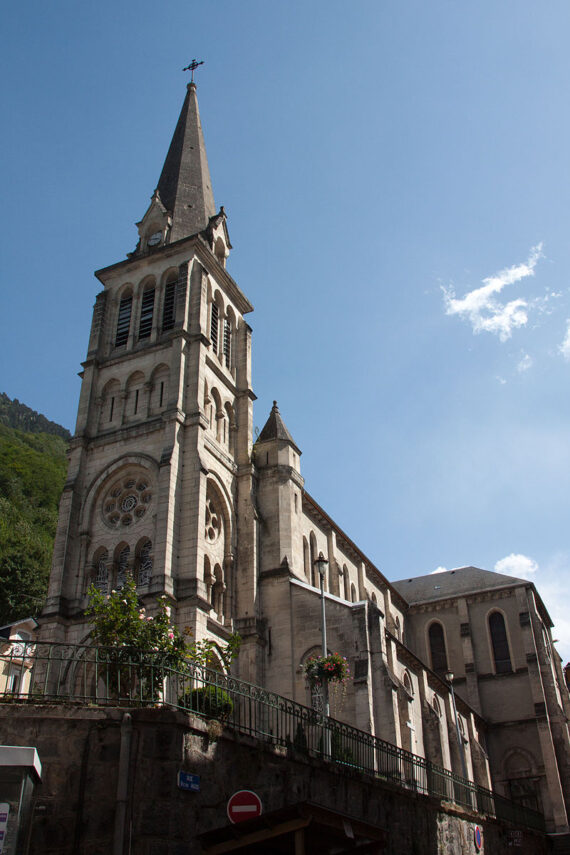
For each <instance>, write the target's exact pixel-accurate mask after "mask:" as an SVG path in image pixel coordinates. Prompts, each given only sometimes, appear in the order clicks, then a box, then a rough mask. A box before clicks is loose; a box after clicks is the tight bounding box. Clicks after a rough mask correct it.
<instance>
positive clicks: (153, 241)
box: [147, 232, 162, 246]
mask: <svg viewBox="0 0 570 855" xmlns="http://www.w3.org/2000/svg"><path fill="white" fill-rule="evenodd" d="M161 240H162V232H155V233H154V234H153V235H151V236H150V237H149V239H148V240H147V243H148V245H149V246H158V244H159V243H160V241H161Z"/></svg>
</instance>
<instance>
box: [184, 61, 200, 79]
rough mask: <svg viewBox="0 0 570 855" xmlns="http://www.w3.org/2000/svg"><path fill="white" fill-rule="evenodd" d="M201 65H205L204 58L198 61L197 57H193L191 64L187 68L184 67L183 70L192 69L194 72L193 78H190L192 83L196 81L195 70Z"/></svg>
mask: <svg viewBox="0 0 570 855" xmlns="http://www.w3.org/2000/svg"><path fill="white" fill-rule="evenodd" d="M199 65H204V60H203V59H201V60H200V61H199V62H198V60H197V59H193V60H192V62H191V63H190V65H187V66H186V68H183V69H182V71H191V72H192V79H191V80H190V83H194V72H195V71H196V69H197V68H198V66H199Z"/></svg>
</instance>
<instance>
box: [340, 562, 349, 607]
mask: <svg viewBox="0 0 570 855" xmlns="http://www.w3.org/2000/svg"><path fill="white" fill-rule="evenodd" d="M342 586H343V588H344V599H345V600H350V579H349V578H348V567H347V566H346V564H343V565H342Z"/></svg>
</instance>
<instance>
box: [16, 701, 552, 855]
mask: <svg viewBox="0 0 570 855" xmlns="http://www.w3.org/2000/svg"><path fill="white" fill-rule="evenodd" d="M129 713H130V715H131V717H132V732H131V739H130V756H129V758H128V764H125V768H126V769H128V790H127V800H126V809H125V818H126V823H125V844H124V849H123V850H122V851H124V852H125V853H137V855H198V853H200V852H201V847H200V843H199V840H198V837H199V835H200V834H201V833H203V832H205V831H209V830H211V829H215V828H222V827H225V826H227V824H228V820H227V816H226V804H227V800H228V798H229V797H230V796H231V795H232V793H234V792H235V791H236V790H239V789H251V790H254V791H255V792H257V793H258V794H259V796H260V798H261V800H262V803H263V809H264V813H269V812H270V811H274V810H278V809H280V808H283V807H286V806H290V805H294V804H296V803H299V802H304V801H311V802H316V803H318V804H320V805H322V806H324V807H326V808H328V809H329V810H334V811H338V812H339V813H341V814H346V815H347V816H349V817H353V818H354V819H356V820H361V821H364V822H367V823H371V824H373V825H377V826H381V827H382V828H384V829H385V831H386V836H387V847H386V849H385V852H386V855H470V854H471V853H475V852H476V849H475V845H474V841H473V833H474V828H475V825H476V824H478V825H479V826H480V827H481V828H482V830H483V841H484V843H483V849H482V850H481V851H482V852H484V853H487V855H507V853H508V852H510V851H512V849H511V845H512V835H511V836H510V835H509V832H510V831H512V829H510V828H508V827H507V826H506V825H504V824H501V823H498V822H496V821H494V820H487V819H484V818H482V817H480V816H476V815H472V814H470V813H467V812H462V811H459V810H457V809H452V808H451V807H450V806H445V805H443V804H442V803H441V802H439V801H438V800H436V799H432V798H429V797H426V796H421V795H418V794H415V793H412V792H406V791H404V790H402V789H399V788H396V787H392V786H390V785H388V784H385V783H379V782H373V781H372V780H371V779H370V778H369V777H367V776H365V775H362V774H360V773H357V772H355V771H351V770H349V769H343V768H342V767H334V768H332V769H331V766H330V765H329V764H326V763H322V762H320V761H317V760H309V759H308V758H305V757H297V756H287V755H286V753H285V752H284V750H280V749H275V748H272V747H270V746H268V745H264V744H261V743H258V742H257V741H255V740H254V739H252V738H249V737H240V738H238V737H234V736H232V734H230V733H228V732H224V734H223V735H222V736H221V737H220V738H219V739H218V740H217V741H211V740H210V739H209V737H208V730H207V725H206V724H205V723H204V722H203V721H201V720H199V719H195V718H190V717H188V716H187V715H184V714H182V713H179V712H175V711H171V710H166V709H160V708H153V709H132V710H129ZM124 716H125V710H123V709H117V708H108V709H95V708H91V709H89V708H82V707H63V706H56V705H47V704H46V705H34V706H32V705H26V704H1V705H0V740H1V742H2V743H3V744H5V745H30V746H35V747H36V748H37V750H38V752H39V755H40V759H41V761H42V765H43V772H42V778H43V780H42V785H41V787H40V789H39V794H38V803H37V808H36V813H35V820H34V827H33V834H32V846H31V855H39V853H42V855H103V853H108V852H111V851H115V850H114V849H113V838H114V833H115V831H114V829H115V820H116V815H117V812H118V808H117V805H118V804H119V802H118V800H117V793H118V783H119V761H120V755H121V729H122V722H123V721H124ZM123 730H124V728H123ZM123 753H124V752H123ZM179 770H184V771H187V772H191V773H194V774H197V775H200V779H201V789H200V792H187V791H183V790H180V789H179V788H178V785H177V774H178V771H179ZM0 796H1V793H0ZM119 814H120V810H119ZM519 842H520V843H521V845H520V846H519V845H517V852H518V853H520V855H546V853H547V852H548V851H549V848H548V841H547V840H546V838H545V837H543V836H541V835H537V834H533V833H532V832H529V831H524V832H523V834H522V840H520V841H517V844H518V843H519ZM510 844H511V845H510Z"/></svg>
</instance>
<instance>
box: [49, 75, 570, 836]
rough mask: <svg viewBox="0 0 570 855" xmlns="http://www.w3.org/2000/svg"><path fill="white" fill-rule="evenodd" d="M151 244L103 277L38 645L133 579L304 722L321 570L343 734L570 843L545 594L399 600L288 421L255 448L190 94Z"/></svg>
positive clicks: (81, 623)
mask: <svg viewBox="0 0 570 855" xmlns="http://www.w3.org/2000/svg"><path fill="white" fill-rule="evenodd" d="M137 226H138V231H139V241H138V244H137V246H136V248H135V249H134V251H133V252H131V253H129V254H128V256H127V258H126V259H125V260H123V261H120V262H118V263H116V264H113V265H111V266H110V267H106V268H104V269H102V270H99V271H97V273H96V276H97V279H98V280H99V282H100V283H101V285H102V290H101V291H100V293H99V294H98V295H97V297H96V301H95V306H94V312H93V321H92V326H91V333H90V338H89V344H88V351H87V357H86V360H85V362H84V363H83V371H82V375H81V376H82V386H81V395H80V402H79V411H78V417H77V425H76V430H75V435H74V437H73V439H72V441H71V445H70V453H69V470H68V477H67V481H66V485H65V488H64V492H63V496H62V500H61V506H60V517H59V524H58V530H57V536H56V543H55V549H54V558H53V566H52V572H51V579H50V586H49V593H48V600H47V604H46V607H45V609H44V612H43V614H42V618H41V630H40V631H41V637H42V639H43V640H45V641H62V642H67V643H88V640H89V631H90V627H89V623H88V621H87V619H86V618H85V615H84V611H85V608H86V606H87V590H88V588H89V586H90V585H91V584H95V585H96V586H97V587H98V588H99V589H100V590H101V591H104V592H105V591H110V590H111V589H113V588H117V587H120V586H121V584H122V583H123V582H124V580H125V579H126V577H127V574H132V576H133V577H134V579H135V580H136V584H137V588H138V592H139V595H140V597H141V599H142V600H143V601H144V602H145V605H146V606H147V608H152V604H153V603H154V601H155V600H156V597H157V596H159V595H166V597H167V598H168V600H169V603H170V605H171V608H172V613H173V616H174V619H175V620H176V622H177V623H178V624H179V626H181V627H186V626H188V627H190V629H191V630H192V633H193V634H194V637H195V638H197V639H201V638H205V637H209V638H212V639H214V640H217V641H220V642H223V641H225V640H226V639H227V638H228V637H229V635H230V633H232V632H234V631H237V632H239V634H240V636H241V638H242V645H241V649H240V655H239V660H238V661H237V663H236V665H235V670H236V673H237V675H238V676H239V677H240V678H241V679H244V680H247V681H249V682H251V683H256V684H259V685H263V686H265V687H267V688H269V689H271V690H272V691H275V692H278V693H280V694H282V695H285V696H287V697H290V698H292V699H294V700H296V701H298V702H301V703H305V704H307V705H311V704H312V703H313V701H314V698H312V697H311V694H310V691H309V687H308V684H307V681H306V679H305V675H304V670H303V664H304V663H305V662H306V660H307V659H308V658H309V657H310V656H311V655H312V654H314V653H315V652H318V651H319V650H320V644H321V629H320V610H321V599H320V591H319V578H318V574H317V571H316V569H315V564H314V562H315V559H316V558H317V557H318V556H319V555H320V554H321V553H322V555H323V556H324V557H325V558H326V559H327V561H328V565H327V576H326V579H325V584H324V588H325V602H326V613H327V626H328V641H329V648H330V650H331V651H340V652H342V653H343V654H344V655H346V656H347V658H348V659H349V662H350V666H351V671H352V677H353V679H352V680H351V681H350V684H349V689H348V691H347V692H346V695H345V696H335V695H334V693H333V694H332V697H331V714H332V715H333V716H334V717H336V718H338V719H340V720H343V721H348V722H350V723H351V724H352V725H354V726H356V727H358V728H360V729H362V730H366V731H368V732H370V733H372V734H375V735H377V736H379V737H381V738H383V739H385V740H387V741H389V742H391V743H393V744H396V745H398V746H400V747H402V748H405V749H407V750H409V751H411V752H413V753H414V754H418V755H420V756H422V757H426V758H427V759H429V760H431V761H432V762H434V763H437V764H438V765H441V766H444V767H445V768H446V769H450V770H452V771H454V772H457V774H459V775H461V774H466V775H467V776H468V777H469V778H470V779H471V780H473V781H475V782H476V783H478V784H481V785H482V786H485V787H492V786H495V787H496V788H497V789H498V790H499V792H503V793H504V794H505V795H508V796H509V797H510V798H513V799H515V800H520V801H523V802H524V803H526V804H528V806H531V807H532V806H534V807H538V808H539V809H540V810H542V811H544V813H545V817H546V821H547V826H548V829H549V831H551V832H556V833H566V832H568V819H567V804H568V797H569V796H570V793H569V792H568V782H569V780H570V778H569V774H568V773H569V770H568V749H569V739H568V731H567V717H568V714H569V712H570V709H569V704H568V691H567V689H566V688H565V684H564V681H563V679H562V672H561V669H560V661H559V658H558V656H557V654H556V652H555V651H554V649H553V647H552V638H551V627H552V622H551V621H550V618H549V617H548V613H547V612H546V609H545V608H544V605H543V604H542V602H541V600H540V597H539V596H538V594H537V592H536V591H535V589H534V586H533V585H532V584H530V583H528V582H524V581H523V580H514V579H509V578H508V577H503V576H501V577H498V574H494V573H486V571H477V570H476V569H475V568H463V569H461V570H457V571H451V572H452V573H453V574H454V575H453V576H451V577H449V578H450V579H451V581H450V582H448V581H447V579H444V577H448V574H441V576H439V575H438V576H429V577H425V578H427V579H428V580H429V584H427V586H422V583H421V580H418V579H416V580H414V579H412V580H410V581H406V580H404V581H403V582H401V583H395V584H392V583H390V582H389V581H388V580H387V579H386V578H385V577H384V576H383V575H382V574H381V573H380V571H379V570H378V569H377V568H376V567H375V566H374V565H373V564H372V562H371V561H370V560H369V559H368V558H367V557H366V556H365V555H364V554H363V553H362V552H361V551H360V549H359V548H358V546H357V545H356V544H355V543H354V542H353V541H352V540H351V539H350V538H349V536H348V535H347V534H345V533H344V532H343V531H342V530H341V529H340V528H339V527H338V526H337V525H336V523H335V522H334V521H333V520H332V519H331V518H330V517H329V516H328V515H327V513H326V511H325V510H324V509H323V508H322V507H321V506H320V505H319V504H318V503H317V502H316V501H315V500H314V499H313V498H312V497H311V496H310V494H309V493H308V492H307V491H306V490H305V487H304V480H303V477H302V475H301V468H300V457H301V452H300V449H299V447H298V446H297V445H296V443H295V441H294V439H293V437H292V436H291V435H290V433H289V431H288V430H287V427H286V425H285V423H284V421H283V418H282V416H281V414H280V412H279V408H278V406H277V404H276V403H274V406H273V408H272V410H271V412H270V414H269V416H268V419H267V422H266V424H265V427H264V428H263V430H262V431H261V433H260V435H259V437H258V439H257V441H256V442H255V443H254V442H253V401H254V399H255V395H254V392H253V388H252V380H251V335H252V330H251V328H250V326H249V324H248V322H247V320H246V316H247V315H248V314H249V313H250V312H251V311H252V309H253V307H252V306H251V304H250V302H249V301H248V299H247V297H246V296H245V295H244V294H243V293H242V291H241V290H240V288H239V286H238V285H237V284H236V282H235V281H234V280H233V279H232V277H231V276H230V274H229V273H228V270H227V259H228V256H229V253H230V250H231V243H230V240H229V235H228V229H227V222H226V214H225V212H224V210H223V208H221V209H220V210H219V211H217V210H216V207H215V204H214V196H213V191H212V183H211V179H210V173H209V167H208V161H207V157H206V149H205V144H204V138H203V133H202V128H201V123H200V116H199V111H198V102H197V97H196V87H195V85H194V84H193V83H191V84H189V86H188V88H187V92H186V97H185V100H184V104H183V107H182V110H181V114H180V118H179V121H178V124H177V126H176V129H175V132H174V135H173V138H172V143H171V146H170V149H169V151H168V154H167V157H166V160H165V163H164V167H163V170H162V173H161V176H160V178H159V182H158V186H157V188H156V190H155V192H154V194H153V196H152V198H151V202H150V205H149V208H148V210H147V211H146V213H145V214H144V216H143V218H142V220H141V221H140V222H139V223H138V224H137ZM497 577H498V578H499V581H498V582H497ZM434 579H435V580H438V581H436V582H434V581H433V580H434ZM440 579H441V588H440V591H442V595H441V596H439V595H438V596H433V594H434V591H435V587H434V586H437V585H439V584H440V582H439V580H440ZM493 579H494V580H495V581H493ZM458 580H462V581H461V584H459V585H458ZM505 580H506V581H505ZM444 582H445V585H444ZM430 585H431V588H432V589H433V590H432V589H430ZM438 594H439V591H438ZM493 615H498V616H499V617H493ZM501 621H502V623H501ZM505 639H506V641H505ZM505 645H506V646H505ZM505 651H506V653H505ZM507 654H508V655H507ZM501 657H502V658H501ZM507 658H508V663H507ZM507 666H509V667H510V670H509V669H508V667H507ZM449 668H451V670H452V671H453V672H454V675H455V678H454V681H455V682H454V685H455V688H456V696H455V700H456V705H457V717H456V714H455V712H454V698H453V696H452V693H451V692H450V686H449V683H448V682H447V681H446V679H445V673H446V672H447V670H448V669H449ZM526 781H530V784H528V785H527V784H526V783H525V782H526Z"/></svg>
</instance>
